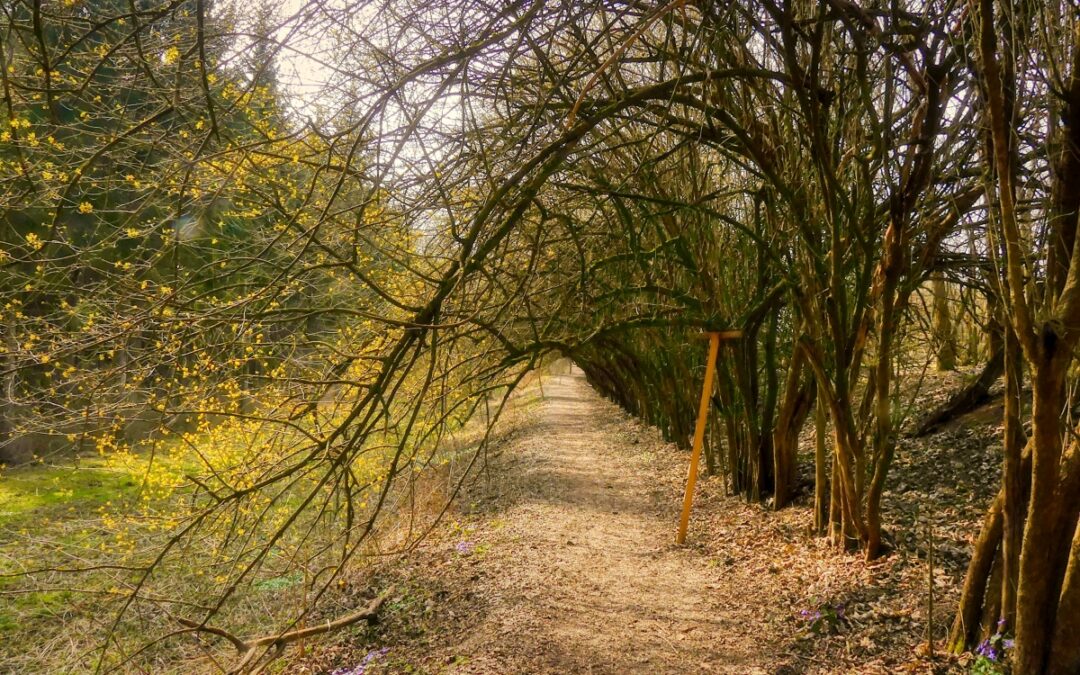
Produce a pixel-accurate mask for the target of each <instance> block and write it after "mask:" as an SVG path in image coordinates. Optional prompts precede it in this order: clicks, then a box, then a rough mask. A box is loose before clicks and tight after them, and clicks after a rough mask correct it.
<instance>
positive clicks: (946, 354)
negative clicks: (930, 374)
mask: <svg viewBox="0 0 1080 675" xmlns="http://www.w3.org/2000/svg"><path fill="white" fill-rule="evenodd" d="M932 283H933V288H934V318H933V327H934V347H935V356H936V357H937V368H938V370H941V371H946V370H954V369H955V368H956V334H955V332H954V330H953V324H952V316H951V315H950V313H949V293H948V287H947V286H946V285H945V278H944V277H942V276H941V275H940V274H936V275H934V280H933V282H932Z"/></svg>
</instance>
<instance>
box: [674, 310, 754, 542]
mask: <svg viewBox="0 0 1080 675" xmlns="http://www.w3.org/2000/svg"><path fill="white" fill-rule="evenodd" d="M706 335H707V336H708V338H709V359H708V361H706V362H705V384H704V385H703V386H702V387H701V404H700V405H699V406H698V416H697V426H695V427H694V446H693V449H692V450H691V451H690V475H689V476H687V477H686V494H685V495H684V496H683V505H682V515H681V516H680V517H679V531H678V533H677V534H676V535H675V543H676V544H682V543H684V542H685V541H686V528H687V526H688V525H689V524H690V507H692V506H693V505H694V485H695V484H696V483H697V472H698V461H699V460H700V459H701V446H702V445H704V443H705V422H706V420H708V418H709V399H710V398H711V397H712V384H713V376H714V375H715V374H716V355H717V354H718V353H719V351H720V340H721V339H734V338H739V337H742V331H737V330H728V331H723V332H710V333H706Z"/></svg>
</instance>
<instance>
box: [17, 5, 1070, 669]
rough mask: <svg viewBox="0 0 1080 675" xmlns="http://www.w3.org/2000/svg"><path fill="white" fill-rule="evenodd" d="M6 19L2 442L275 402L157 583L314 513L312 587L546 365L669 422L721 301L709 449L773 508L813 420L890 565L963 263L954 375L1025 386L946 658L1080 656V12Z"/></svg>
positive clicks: (142, 8)
mask: <svg viewBox="0 0 1080 675" xmlns="http://www.w3.org/2000/svg"><path fill="white" fill-rule="evenodd" d="M4 13H5V27H4V36H5V37H4V49H3V55H2V58H3V62H2V63H0V66H2V71H3V74H2V78H3V79H2V85H3V90H2V92H0V93H2V95H3V100H2V107H3V110H4V114H5V115H6V120H5V126H4V129H5V131H4V132H3V134H4V138H3V146H2V148H0V160H2V162H3V165H2V168H3V172H4V173H3V176H2V182H0V188H2V192H0V203H2V204H3V207H4V213H3V226H4V231H3V233H2V235H0V236H2V237H3V241H4V243H5V252H4V255H3V258H2V259H0V265H2V268H0V296H2V297H0V303H2V304H3V312H4V317H5V322H4V325H5V340H6V344H5V347H4V350H3V358H4V360H3V363H2V364H0V377H2V378H3V386H4V394H3V404H2V405H3V410H2V411H0V434H3V441H2V442H3V443H4V444H5V445H7V446H9V447H12V448H14V447H15V445H17V444H18V442H19V439H24V438H26V435H27V434H29V433H32V432H39V431H42V430H48V431H51V432H53V433H56V434H60V435H65V436H68V437H76V438H85V439H92V440H93V441H94V442H96V443H97V444H98V445H99V446H100V447H103V448H106V449H108V448H110V447H112V445H110V444H114V443H115V442H114V441H110V440H108V439H110V438H114V437H115V436H116V435H117V432H118V431H119V430H120V429H121V428H122V427H123V426H124V425H125V424H127V421H126V420H129V419H130V418H131V417H132V416H133V415H136V414H142V413H139V412H138V411H148V410H149V411H154V412H155V413H156V415H157V417H155V418H154V421H155V423H157V424H165V425H173V426H174V427H183V425H188V426H189V427H190V426H192V425H194V426H197V427H198V428H200V429H207V428H210V427H211V426H212V425H213V424H214V423H216V422H218V421H220V420H221V419H224V418H225V417H234V418H242V419H246V420H253V421H258V422H259V423H260V424H261V425H264V426H263V427H261V428H263V429H264V430H263V431H260V433H261V434H264V436H262V437H260V443H263V444H265V446H266V447H267V448H268V450H267V451H266V452H263V453H261V454H260V455H259V458H260V459H259V460H258V461H245V462H244V463H242V466H241V465H238V466H233V467H229V472H226V473H225V474H222V472H221V471H220V467H217V466H214V465H212V463H211V464H209V465H207V466H203V467H200V470H199V471H198V472H194V473H192V475H190V476H188V477H187V478H188V479H189V481H190V482H189V483H188V487H189V488H190V489H191V490H192V495H193V497H192V499H191V507H190V511H188V512H186V513H185V514H184V515H183V518H182V519H181V520H180V524H179V525H178V526H177V527H176V528H175V530H174V531H173V532H172V533H171V534H170V537H169V538H168V539H167V540H166V541H165V542H164V543H162V544H161V546H160V547H159V548H158V549H156V550H155V551H154V553H153V555H150V556H148V557H146V558H144V559H142V560H140V561H138V562H137V563H133V564H132V565H131V567H132V569H131V572H132V574H133V575H134V576H135V578H136V579H137V580H138V581H137V582H136V583H134V584H133V585H132V588H133V590H132V591H131V593H130V598H131V599H132V602H134V601H135V600H139V601H147V600H148V599H149V598H152V597H156V596H153V595H152V592H151V590H150V589H152V588H153V583H152V580H153V579H155V578H157V577H156V576H155V575H157V574H158V572H157V570H160V569H162V568H165V567H167V564H168V560H169V557H170V556H173V555H177V553H178V552H179V551H181V550H182V548H183V546H184V544H185V542H187V541H190V540H192V539H194V538H197V537H201V536H210V535H211V533H212V534H213V536H215V537H219V538H220V546H221V547H222V548H223V549H224V550H227V551H228V552H229V553H228V556H229V560H230V561H231V562H230V564H229V565H228V566H227V571H226V572H224V573H223V574H222V575H221V576H222V579H223V582H222V583H221V584H219V585H218V586H217V587H216V588H213V589H208V590H207V593H208V594H209V595H211V596H212V597H213V602H211V603H210V604H209V606H208V609H206V610H205V612H204V614H203V616H202V617H201V621H202V622H204V623H205V622H206V621H210V620H212V619H216V617H219V616H220V615H223V614H227V613H228V612H229V611H230V607H231V606H230V605H228V604H227V603H226V601H227V600H228V599H229V598H230V597H231V596H232V595H233V594H234V593H235V592H237V589H238V588H239V587H241V586H242V585H243V584H246V583H249V582H251V580H252V579H254V578H255V576H256V575H257V574H258V571H259V570H260V569H261V568H262V567H263V566H264V565H268V564H269V562H268V561H269V560H270V559H271V558H272V557H273V556H270V555H269V553H270V552H271V551H276V550H277V549H279V548H282V547H287V546H289V545H291V544H287V543H285V542H293V541H304V542H305V544H304V545H305V546H308V545H311V544H310V542H309V539H310V540H311V541H315V540H317V541H318V542H320V544H319V546H321V548H319V553H318V554H317V555H316V554H311V555H312V557H311V558H308V560H315V559H316V558H318V560H320V561H321V564H324V565H325V568H324V569H326V570H332V572H329V573H326V574H321V575H316V578H315V579H314V580H312V582H311V586H312V588H313V589H314V591H315V592H314V593H313V597H315V598H318V597H319V596H320V595H321V594H322V593H323V592H324V591H325V589H327V588H329V587H330V585H331V582H332V581H333V580H334V579H335V578H336V576H337V575H338V573H339V571H340V570H341V569H342V568H343V566H344V565H345V564H346V563H347V562H348V561H349V560H350V559H352V558H353V557H354V556H355V555H357V553H358V551H360V550H361V542H363V541H364V540H365V538H366V537H367V536H368V535H369V534H370V533H371V532H372V530H373V529H374V528H375V527H376V524H377V523H378V522H379V520H378V519H379V514H380V512H381V511H380V508H379V507H381V506H382V504H383V503H384V502H385V501H386V499H387V498H388V495H392V494H393V489H392V486H393V485H394V484H395V482H396V480H398V478H399V476H401V475H402V474H405V473H407V471H406V470H407V469H408V470H411V469H413V468H416V467H419V466H423V465H426V464H428V463H430V461H431V459H432V457H433V456H434V454H433V453H434V452H435V449H436V448H437V447H438V446H439V440H440V439H441V438H442V437H443V436H444V435H445V434H447V433H450V432H452V431H453V430H454V429H456V428H458V427H460V425H461V424H463V423H464V420H466V419H468V418H469V417H470V415H471V413H472V411H473V410H476V409H477V408H478V407H480V406H484V407H485V408H486V407H487V406H488V405H489V402H491V401H493V400H496V399H495V396H496V395H498V396H499V397H501V398H500V399H499V400H502V401H505V396H506V394H507V393H508V392H509V391H510V390H511V389H512V386H513V385H514V384H515V383H516V382H518V381H520V379H521V377H522V375H523V374H524V373H525V372H526V371H527V370H528V369H529V368H531V367H533V366H535V365H536V364H537V363H538V362H540V361H541V360H542V359H543V358H544V357H545V356H547V355H549V354H561V355H565V356H569V357H571V358H572V359H574V361H575V362H576V363H578V364H579V365H580V366H581V368H582V369H583V370H584V372H585V373H586V375H587V376H588V378H589V380H590V381H591V382H592V383H593V384H594V386H596V388H597V389H599V390H600V391H601V392H603V393H604V394H606V395H607V396H609V397H611V398H613V399H614V400H616V401H618V402H619V403H620V404H621V405H622V406H624V407H625V408H626V409H628V410H629V411H631V412H633V413H635V414H637V415H640V416H641V417H643V418H644V419H646V420H647V421H649V422H650V423H652V424H655V425H656V426H658V427H659V428H660V429H661V430H662V431H663V432H664V433H665V434H666V435H667V436H668V437H669V438H670V439H672V440H674V441H676V442H678V443H680V444H686V443H687V442H688V437H689V434H690V433H691V431H692V429H693V424H694V415H695V413H696V410H695V402H696V398H697V392H695V391H694V386H696V384H695V383H696V382H697V381H698V378H699V376H700V373H701V371H702V366H703V361H704V348H703V343H701V342H699V341H695V339H694V336H695V334H696V333H698V332H700V331H701V330H702V329H721V328H723V329H728V328H737V329H740V330H741V331H742V335H743V337H742V339H741V340H739V341H737V342H734V343H732V344H731V345H729V346H725V347H724V349H723V351H722V354H721V360H720V369H719V374H718V381H717V385H716V391H715V392H714V395H713V408H712V411H713V416H714V418H715V419H714V422H715V423H714V424H713V425H712V429H713V433H712V437H711V439H710V443H709V446H708V449H707V466H708V469H709V471H713V472H718V473H721V474H723V475H724V476H725V478H726V480H727V481H728V484H729V485H730V487H731V489H732V490H734V491H735V492H737V493H739V494H742V495H744V496H745V497H746V498H748V499H752V500H758V501H765V500H771V503H772V505H773V506H774V507H776V508H781V507H783V506H785V505H786V504H787V503H789V502H790V501H791V499H792V498H793V495H794V493H795V491H796V489H797V486H796V471H795V466H796V463H797V461H798V452H797V451H798V438H799V434H800V431H801V429H802V428H803V427H804V426H805V425H806V424H807V422H808V420H810V419H811V418H812V417H813V418H814V419H815V424H816V425H817V427H818V437H819V439H824V438H825V436H826V434H827V436H828V438H829V439H830V440H831V443H829V444H825V443H819V445H818V448H817V451H816V453H815V459H814V463H815V467H814V471H813V475H814V476H815V482H816V486H815V490H814V494H815V496H814V500H815V509H814V512H815V514H816V522H815V523H814V524H813V525H814V527H815V529H817V531H819V532H821V533H822V534H827V535H828V536H829V538H830V541H832V542H833V543H834V544H835V545H836V546H838V547H840V548H844V549H859V550H861V551H862V552H863V553H864V554H865V556H866V557H867V558H870V559H872V558H874V557H876V556H878V555H881V554H882V553H883V552H885V550H886V548H887V544H886V537H885V536H884V533H885V531H886V530H887V528H888V523H883V522H882V499H883V495H884V492H885V488H886V485H887V484H888V475H889V468H890V465H891V463H892V460H893V457H894V455H895V453H896V452H898V451H902V449H901V448H902V444H901V441H900V428H901V426H902V425H903V423H904V422H905V420H906V419H907V417H908V415H909V411H908V408H907V400H906V399H904V398H902V397H901V396H900V393H899V391H900V377H899V374H900V373H901V372H902V371H905V370H908V369H910V368H911V367H912V364H913V363H914V364H915V368H916V369H918V368H921V367H925V365H926V364H929V363H930V362H931V361H932V360H933V361H937V363H938V365H939V366H940V367H943V368H951V367H953V363H952V362H953V361H954V360H955V357H956V354H955V351H956V345H955V344H954V343H955V340H956V338H955V331H954V329H953V328H951V327H950V318H949V316H948V308H949V303H948V302H947V300H948V298H949V297H950V295H949V294H950V293H953V294H960V293H963V294H965V296H966V297H970V296H973V295H977V296H979V297H980V298H981V300H980V302H978V303H967V307H968V308H969V310H968V311H971V312H973V313H974V321H976V322H979V323H981V325H983V326H985V327H986V328H987V331H986V332H988V333H989V334H991V338H992V339H991V342H992V345H991V346H990V348H988V349H987V350H984V352H985V353H984V354H983V357H984V358H985V360H986V361H987V364H988V365H987V369H986V371H985V376H984V377H980V378H979V380H978V381H977V382H976V383H975V384H974V385H973V389H972V390H970V391H967V392H963V393H962V394H961V395H960V396H959V397H958V399H957V400H958V401H960V403H957V404H956V405H957V406H958V407H960V406H962V405H967V403H964V401H968V400H978V399H979V398H980V397H984V396H985V395H986V392H987V391H988V390H989V387H990V385H991V383H992V382H993V381H994V380H995V379H997V377H998V376H999V374H1000V373H1001V372H1002V371H1003V372H1004V377H1005V401H1006V404H1005V413H1004V419H1003V426H1004V436H1003V453H1002V456H1003V485H1002V492H1001V495H1000V496H999V498H998V499H997V500H996V501H995V502H994V503H993V504H992V505H991V507H990V512H989V514H988V516H987V521H986V526H985V529H984V531H983V532H982V533H981V534H980V537H979V540H978V542H977V544H976V549H975V551H974V556H973V559H972V563H971V568H970V571H969V575H968V579H967V581H966V585H965V593H964V598H963V600H962V603H961V607H960V609H959V612H958V615H957V620H956V624H955V626H954V629H953V633H952V637H951V640H950V642H951V646H952V647H953V648H954V649H957V650H962V649H965V648H967V647H969V646H971V645H972V644H973V643H974V642H977V641H979V640H981V639H982V638H984V637H986V635H987V634H989V633H991V632H994V631H997V632H1000V633H1003V634H1005V633H1007V634H1010V635H1015V644H1016V647H1015V658H1014V666H1015V672H1018V673H1025V674H1026V673H1041V672H1052V673H1070V672H1076V670H1077V668H1080V641H1077V640H1076V639H1075V636H1076V635H1078V634H1080V536H1077V533H1076V531H1077V527H1076V526H1077V518H1078V513H1080V483H1078V481H1080V446H1078V444H1077V442H1076V436H1075V434H1074V433H1073V432H1074V428H1073V424H1074V422H1073V420H1072V417H1071V409H1072V408H1071V406H1072V403H1073V401H1074V398H1075V396H1074V393H1075V392H1074V387H1073V383H1074V382H1075V379H1074V378H1073V377H1072V375H1073V374H1074V372H1075V367H1076V363H1075V357H1076V343H1077V340H1078V339H1080V257H1077V256H1076V255H1074V254H1075V249H1076V247H1077V246H1078V245H1080V244H1078V243H1077V237H1076V226H1077V216H1078V214H1077V208H1078V206H1080V49H1078V45H1077V44H1076V35H1077V32H1076V31H1077V30H1080V12H1078V10H1077V9H1076V7H1074V6H1073V5H1071V4H1069V3H1039V2H1026V1H1024V0H973V1H971V2H961V1H959V0H927V1H916V0H904V1H900V2H889V3H885V2H865V3H853V2H849V1H848V0H790V1H787V2H774V1H773V0H755V1H752V2H718V1H711V0H699V1H697V2H692V1H689V0H686V1H683V0H675V1H674V2H670V3H659V4H652V3H646V4H641V3H633V2H628V3H621V2H518V3H510V4H503V3H492V4H487V3H481V2H466V1H461V2H448V3H438V2H436V3H432V2H424V3H414V2H409V1H405V0H400V1H392V0H386V1H379V2H358V3H345V4H340V5H339V4H335V3H322V2H310V3H307V4H305V5H304V6H303V8H302V9H300V10H299V11H298V12H297V13H296V14H295V15H293V16H285V15H283V14H281V13H278V14H275V13H273V12H269V11H264V12H262V13H258V16H257V17H256V18H255V19H251V18H250V17H244V16H242V15H239V16H238V15H237V13H236V12H234V11H233V10H232V9H231V8H230V7H229V6H228V5H226V4H223V3H220V2H218V3H209V2H203V1H201V0H183V1H177V2H169V3H158V2H151V1H149V0H145V1H141V2H136V3H123V2H117V3H96V2H95V3H90V2H85V3H80V2H74V3H71V2H64V3H37V2H29V1H27V2H14V3H10V4H9V5H7V6H5V8H4ZM283 64H290V65H291V67H293V68H301V69H302V70H305V72H306V73H307V74H306V75H305V76H304V77H307V78H308V79H309V80H312V81H314V80H318V85H319V86H318V87H317V89H318V96H317V97H312V98H306V97H305V91H304V90H303V87H302V86H301V85H302V83H300V82H298V81H295V80H296V79H297V76H295V75H293V76H290V77H291V79H290V78H284V80H279V77H280V76H279V75H277V74H276V73H277V72H278V69H279V68H280V67H282V65H283ZM297 64H300V65H299V66H298V65H297ZM316 98H317V100H315V99H316ZM935 299H936V302H935ZM927 303H930V304H932V305H933V308H934V318H933V320H932V322H930V325H927V324H926V322H924V316H925V311H924V309H923V306H924V305H925V304H927ZM978 332H979V331H974V333H978ZM926 338H928V340H926V341H924V339H926ZM961 351H963V350H961ZM967 351H972V350H967ZM1025 382H1027V383H1030V386H1031V389H1032V392H1033V400H1034V402H1033V405H1032V407H1031V409H1030V411H1027V410H1026V409H1024V408H1023V407H1022V406H1021V396H1020V391H1021V389H1022V388H1023V387H1024V386H1025V384H1024V383H1025ZM508 385H509V386H508ZM256 389H257V390H258V391H259V396H258V397H257V399H258V403H255V402H254V399H255V398H256V397H252V396H249V394H250V392H252V391H253V390H256ZM965 397H966V398H965ZM815 412H816V414H815ZM143 416H144V417H145V415H143ZM496 417H497V415H496ZM939 421H940V419H939V420H937V421H935V422H934V423H938V422H939ZM1028 423H1030V425H1029V424H1028ZM1028 429H1030V431H1029V430H1028ZM147 432H148V430H146V429H142V430H141V433H142V434H143V435H145V433H147ZM136 435H137V434H136ZM485 438H486V436H485ZM481 446H482V443H481ZM8 454H14V453H12V452H11V451H9V453H8ZM373 455H377V456H378V457H379V458H380V462H381V464H380V467H381V468H380V471H379V472H378V475H377V477H375V478H372V477H371V476H364V475H359V471H358V467H359V466H360V465H362V464H363V463H364V462H366V461H367V460H368V459H369V458H370V457H372V456H373ZM230 472H232V473H230ZM241 474H242V476H243V478H242V479H235V478H237V477H238V476H240V475H241ZM369 500H370V501H371V502H372V504H373V506H372V507H366V504H367V501H369ZM361 501H363V503H364V505H365V507H366V508H367V510H359V509H358V510H356V511H354V505H355V504H358V503H360V502H361ZM271 503H273V504H278V503H283V504H286V505H287V506H288V509H289V514H290V515H288V516H286V517H282V518H267V517H264V516H265V513H266V511H265V507H266V505H267V504H271ZM226 521H228V524H227V525H225V524H224V523H225V522H226ZM245 532H246V534H245ZM297 546H299V544H297ZM297 550H299V549H297ZM275 555H277V553H275ZM318 556H329V558H320V557H318ZM286 567H287V565H286ZM994 568H1000V569H998V570H997V572H996V573H991V572H992V569H994ZM283 569H284V568H283ZM279 571H280V570H279ZM130 606H131V603H130V602H129V603H128V604H125V605H124V606H123V607H122V608H121V609H120V610H119V611H120V612H121V613H122V612H124V611H127V610H128V608H129V607H130ZM305 611H306V610H305ZM106 653H108V650H106ZM110 658H113V657H110ZM115 658H120V660H121V661H122V660H123V659H122V657H119V656H116V657H115Z"/></svg>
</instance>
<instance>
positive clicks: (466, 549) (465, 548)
mask: <svg viewBox="0 0 1080 675" xmlns="http://www.w3.org/2000/svg"><path fill="white" fill-rule="evenodd" d="M475 546H476V545H475V544H473V543H472V542H471V541H459V542H458V543H457V546H455V547H454V550H455V551H457V552H458V553H460V554H461V555H469V554H470V553H472V551H473V548H475Z"/></svg>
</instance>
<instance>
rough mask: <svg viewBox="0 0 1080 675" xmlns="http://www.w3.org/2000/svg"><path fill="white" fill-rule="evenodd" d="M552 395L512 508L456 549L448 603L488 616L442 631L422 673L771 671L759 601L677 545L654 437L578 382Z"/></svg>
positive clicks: (547, 385) (524, 457)
mask: <svg viewBox="0 0 1080 675" xmlns="http://www.w3.org/2000/svg"><path fill="white" fill-rule="evenodd" d="M543 392H544V397H545V400H544V401H543V403H541V404H540V406H541V407H540V411H539V415H538V418H537V419H536V420H535V421H534V423H533V424H531V425H529V426H528V427H527V428H525V429H524V430H523V432H522V433H521V434H520V435H519V436H518V437H517V438H516V439H515V440H514V441H512V442H511V446H512V447H511V448H510V449H509V453H508V454H509V457H508V459H507V461H506V463H505V464H504V465H503V466H502V467H501V468H500V473H503V472H508V473H509V475H512V476H513V478H512V479H511V484H510V485H505V486H503V490H504V492H505V493H506V494H507V495H512V497H510V498H509V499H508V500H506V497H504V498H503V499H504V500H506V501H509V503H507V504H504V505H501V506H500V507H499V508H498V511H497V517H495V518H492V519H491V520H490V521H484V523H485V524H484V525H481V526H479V527H478V528H476V529H475V530H473V531H471V532H470V533H467V534H466V535H465V537H467V538H468V540H467V541H466V540H464V539H463V540H462V541H460V542H458V543H457V544H456V548H455V550H456V551H457V552H458V555H457V556H455V558H456V560H451V561H448V563H447V565H446V567H456V568H459V569H458V575H459V576H460V579H459V580H458V581H455V582H451V583H450V586H451V588H450V589H449V590H448V591H443V592H442V593H441V594H440V597H439V598H437V599H436V602H446V603H447V605H446V606H447V607H454V606H457V607H458V608H459V609H458V610H456V611H455V610H454V609H450V610H449V615H450V616H459V614H460V612H462V611H466V612H467V611H468V610H467V609H464V608H466V607H473V608H480V609H479V610H478V611H477V612H476V613H475V614H474V615H472V616H470V617H469V618H468V619H461V620H460V621H459V624H460V625H459V626H458V627H457V628H458V630H456V631H455V630H453V629H449V630H448V627H447V626H445V625H443V626H439V627H438V628H437V629H435V630H432V631H431V632H432V633H433V634H441V635H442V637H443V638H444V639H440V640H435V641H433V642H429V643H428V644H427V645H425V648H424V652H425V657H424V661H425V663H424V664H423V665H424V667H423V668H422V670H425V671H433V670H434V671H444V672H458V673H465V672H467V673H743V674H748V673H764V672H766V671H765V670H764V669H762V668H759V667H757V664H762V663H767V662H768V661H769V658H768V652H769V650H768V648H767V645H766V644H763V643H762V641H761V640H760V639H759V638H760V636H758V635H755V634H754V631H755V629H754V621H753V617H752V616H751V614H750V613H749V611H748V610H749V609H750V608H749V607H747V603H750V604H754V597H753V589H743V588H737V589H732V588H725V587H724V585H723V578H722V573H721V570H720V569H718V568H717V566H716V564H715V560H710V558H709V557H707V556H706V555H704V554H702V553H699V552H697V551H695V550H694V549H692V548H677V547H675V546H674V545H673V535H674V525H675V518H676V515H677V514H676V509H677V507H678V502H677V500H674V499H670V497H671V495H669V494H667V493H668V492H670V491H671V490H670V487H668V488H666V489H658V486H657V484H656V483H657V481H656V480H655V479H654V473H655V472H654V471H653V469H654V468H655V466H656V461H657V458H656V454H655V448H657V447H659V446H661V445H662V444H661V443H660V442H659V441H657V440H656V439H655V437H654V435H653V434H654V432H652V431H651V430H647V429H644V428H643V427H642V426H641V425H640V424H639V423H636V422H634V421H632V420H629V419H628V418H627V417H626V416H625V415H624V414H623V413H622V412H621V411H619V410H618V409H617V408H616V407H615V406H614V405H612V404H610V403H608V402H606V401H603V400H602V399H600V398H599V397H598V396H597V395H596V394H595V393H594V392H593V390H592V389H590V388H589V387H588V385H587V384H586V383H585V381H584V379H583V378H582V377H580V373H579V372H578V371H575V372H574V374H572V375H570V376H561V377H555V378H546V379H545V380H544V382H543ZM665 454H666V459H667V460H668V461H670V459H671V455H670V453H665ZM661 498H662V499H661ZM748 591H749V592H748ZM734 595H738V597H734ZM455 598H457V600H456V601H455ZM459 619H460V616H459ZM448 633H449V635H450V636H452V637H451V639H450V640H446V639H445V638H447V637H448ZM454 633H457V634H456V635H454ZM436 664H445V665H439V666H437V667H434V668H433V666H435V665H436Z"/></svg>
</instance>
